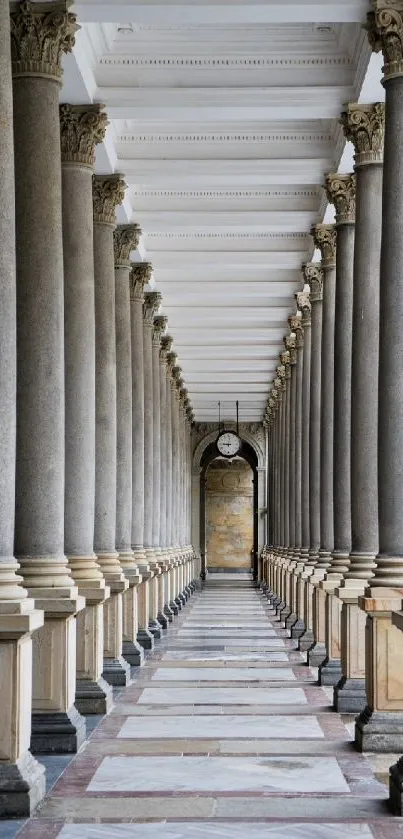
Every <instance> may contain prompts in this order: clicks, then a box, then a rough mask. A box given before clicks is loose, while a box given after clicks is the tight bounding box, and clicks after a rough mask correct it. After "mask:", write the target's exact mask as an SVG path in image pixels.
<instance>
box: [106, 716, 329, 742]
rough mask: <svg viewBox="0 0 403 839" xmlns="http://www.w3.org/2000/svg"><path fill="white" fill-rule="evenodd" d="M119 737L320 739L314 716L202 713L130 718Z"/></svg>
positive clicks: (321, 735)
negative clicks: (196, 714) (198, 714)
mask: <svg viewBox="0 0 403 839" xmlns="http://www.w3.org/2000/svg"><path fill="white" fill-rule="evenodd" d="M118 737H122V738H126V737H127V738H133V739H135V738H156V737H164V738H176V737H179V738H189V739H191V738H193V737H221V738H222V737H236V738H238V739H239V738H254V737H255V738H258V737H262V738H266V739H267V738H269V737H273V738H276V739H282V738H283V737H286V738H287V739H288V738H292V739H296V738H298V737H302V738H306V737H310V738H316V739H323V737H324V734H323V730H322V728H321V726H320V725H319V723H318V721H317V719H316V717H314V716H306V717H303V716H301V717H297V718H293V717H281V716H276V717H270V716H264V717H259V716H241V715H231V714H227V715H225V716H224V715H205V716H203V717H195V716H190V715H189V716H181V715H177V716H175V717H166V716H161V717H129V718H128V719H126V721H125V723H124V724H123V726H122V728H121V729H120V731H119V734H118Z"/></svg>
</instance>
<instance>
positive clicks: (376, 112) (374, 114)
mask: <svg viewBox="0 0 403 839" xmlns="http://www.w3.org/2000/svg"><path fill="white" fill-rule="evenodd" d="M340 122H341V124H342V126H343V130H344V135H345V137H346V139H347V140H349V141H350V142H351V143H353V145H354V149H355V165H356V166H365V165H367V164H368V163H382V162H383V140H384V134H385V105H384V104H383V103H382V102H375V103H374V104H370V105H361V104H359V103H358V102H353V103H351V102H350V103H349V104H348V105H347V106H346V109H345V110H344V111H343V112H342V114H341V117H340Z"/></svg>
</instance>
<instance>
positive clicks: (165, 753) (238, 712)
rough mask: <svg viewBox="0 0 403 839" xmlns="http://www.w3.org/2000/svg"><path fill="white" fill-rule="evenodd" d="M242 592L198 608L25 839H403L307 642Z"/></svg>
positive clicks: (220, 580)
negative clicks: (304, 648) (308, 655)
mask: <svg viewBox="0 0 403 839" xmlns="http://www.w3.org/2000/svg"><path fill="white" fill-rule="evenodd" d="M234 585H236V588H235V589H234V590H233V592H232V591H231V590H230V588H229V577H228V576H227V575H219V576H218V575H217V576H216V577H215V578H214V579H209V581H208V582H207V584H206V586H205V588H204V589H203V591H202V592H201V593H198V594H196V595H195V596H194V597H192V598H191V600H190V601H189V603H187V604H186V606H185V607H184V609H183V610H182V611H181V612H180V614H179V615H178V616H177V617H176V618H175V620H174V622H173V623H172V624H171V625H170V627H169V631H168V633H167V634H166V635H165V636H164V638H163V639H162V640H161V641H158V642H157V643H156V646H155V650H154V652H153V653H152V654H151V655H150V656H148V657H147V659H146V662H145V664H144V667H142V668H141V670H137V671H134V679H133V682H132V683H131V685H130V686H129V687H128V688H127V689H123V690H122V691H121V692H120V693H119V694H118V695H117V697H116V698H115V706H114V708H113V712H112V713H111V714H110V715H109V716H107V717H105V718H104V719H103V720H102V722H101V724H100V725H99V726H98V728H97V729H96V730H95V732H94V734H93V736H92V738H91V739H90V740H89V741H88V742H87V743H86V744H85V746H84V747H83V749H82V750H81V752H80V753H79V754H78V755H77V756H76V757H75V759H74V761H72V763H71V764H70V765H69V766H68V767H67V769H66V771H65V772H64V774H63V775H62V777H61V778H60V779H59V781H58V782H57V783H56V785H55V786H54V787H53V789H52V791H51V792H50V794H49V795H48V797H47V799H46V800H45V802H44V803H43V805H42V806H41V809H40V810H39V812H38V813H37V814H36V817H35V818H34V819H31V820H29V821H28V822H27V824H26V825H25V826H24V827H23V828H22V830H21V831H20V833H19V834H18V839H271V837H272V839H400V835H399V834H398V832H396V828H395V827H394V826H395V825H396V823H397V822H396V819H389V818H388V816H387V815H386V809H385V806H384V801H385V798H386V797H387V793H386V790H384V788H383V787H382V786H381V784H380V783H378V782H377V781H376V780H375V779H374V777H373V775H372V773H371V769H370V766H369V764H368V761H367V759H366V757H365V756H363V755H360V754H358V753H356V752H355V750H354V749H353V748H351V749H350V748H349V743H348V740H349V733H348V731H347V729H346V727H345V726H344V725H343V723H342V720H341V718H340V717H339V715H338V714H335V713H334V712H333V711H332V710H331V707H330V704H329V695H328V693H327V692H326V691H325V690H324V689H322V688H320V687H318V686H317V685H315V681H314V676H313V675H312V676H311V671H310V670H309V668H304V660H305V656H304V655H303V654H301V653H299V652H297V644H296V642H295V641H292V640H290V639H289V638H288V637H287V633H286V631H285V630H284V628H283V627H281V625H280V622H279V620H278V618H277V617H276V616H275V615H274V613H273V611H270V608H269V607H268V605H267V604H266V607H264V604H265V603H266V601H264V600H263V598H262V596H261V595H260V594H257V593H256V592H255V591H254V590H253V589H252V587H251V583H250V581H249V580H248V578H245V579H244V581H243V583H241V581H240V578H239V576H237V575H234ZM242 585H244V589H242V587H241V586H242ZM223 592H224V593H223ZM262 636H263V637H262ZM248 664H250V667H248ZM389 825H392V832H389ZM393 830H394V832H393ZM401 832H402V836H403V821H402V825H401ZM2 837H3V834H2ZM6 839H8V837H6Z"/></svg>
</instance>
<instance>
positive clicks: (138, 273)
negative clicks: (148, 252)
mask: <svg viewBox="0 0 403 839" xmlns="http://www.w3.org/2000/svg"><path fill="white" fill-rule="evenodd" d="M152 273H153V266H152V265H151V262H132V265H131V271H130V300H131V302H132V303H134V302H135V300H138V301H139V302H140V303H141V304H143V303H144V286H146V285H147V284H148V283H149V282H150V280H151V276H152Z"/></svg>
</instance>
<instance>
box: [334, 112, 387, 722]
mask: <svg viewBox="0 0 403 839" xmlns="http://www.w3.org/2000/svg"><path fill="white" fill-rule="evenodd" d="M342 124H343V127H344V132H345V134H346V137H347V139H349V140H351V141H352V142H353V143H354V149H355V172H356V223H355V245H354V288H353V327H352V331H353V335H352V368H351V542H352V543H351V553H350V567H349V570H348V571H347V572H346V573H345V575H344V580H343V581H342V583H341V587H340V588H339V589H338V590H337V593H338V595H339V597H340V598H341V600H342V602H343V605H342V618H341V667H342V678H341V680H340V682H339V684H338V685H337V687H336V689H335V705H336V708H338V709H340V710H342V711H348V712H355V711H359V710H360V709H362V708H363V707H365V704H366V689H365V669H366V667H365V614H364V612H362V611H361V609H360V608H359V605H358V597H359V596H360V595H362V594H363V592H364V589H365V586H366V584H367V582H368V580H369V579H370V578H371V577H372V576H373V573H374V569H375V557H376V554H377V551H378V490H377V473H378V469H377V446H378V439H377V434H378V399H377V390H378V359H379V288H380V285H379V283H380V249H381V226H382V205H381V196H382V160H383V137H384V106H383V105H382V104H380V103H376V104H375V105H359V104H350V105H348V106H347V109H346V111H345V112H344V113H343V114H342Z"/></svg>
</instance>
